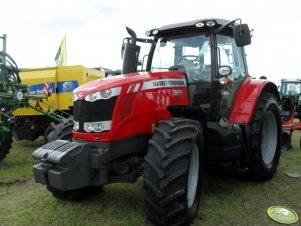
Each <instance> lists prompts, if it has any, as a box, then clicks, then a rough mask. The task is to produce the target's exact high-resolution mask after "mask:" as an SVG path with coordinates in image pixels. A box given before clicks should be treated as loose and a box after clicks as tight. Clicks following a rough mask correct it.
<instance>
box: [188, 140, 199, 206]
mask: <svg viewBox="0 0 301 226" xmlns="http://www.w3.org/2000/svg"><path fill="white" fill-rule="evenodd" d="M198 179H199V150H198V147H197V146H196V145H194V146H193V150H192V153H191V158H190V165H189V173H188V184H187V205H188V208H191V207H192V205H193V203H194V199H195V196H196V191H197V187H198Z"/></svg>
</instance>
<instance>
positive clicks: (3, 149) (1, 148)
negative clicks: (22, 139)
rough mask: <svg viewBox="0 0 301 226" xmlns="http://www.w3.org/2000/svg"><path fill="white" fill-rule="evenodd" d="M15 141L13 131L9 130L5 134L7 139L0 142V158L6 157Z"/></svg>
mask: <svg viewBox="0 0 301 226" xmlns="http://www.w3.org/2000/svg"><path fill="white" fill-rule="evenodd" d="M12 143H13V139H12V133H11V132H8V133H6V134H5V139H4V140H3V141H1V143H0V160H2V159H4V158H5V157H6V155H7V154H8V153H9V150H10V149H11V144H12Z"/></svg>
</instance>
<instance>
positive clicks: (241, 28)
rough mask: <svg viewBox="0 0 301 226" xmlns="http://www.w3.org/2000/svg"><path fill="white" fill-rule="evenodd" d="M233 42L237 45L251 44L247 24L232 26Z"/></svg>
mask: <svg viewBox="0 0 301 226" xmlns="http://www.w3.org/2000/svg"><path fill="white" fill-rule="evenodd" d="M233 33H234V39H235V43H236V45H237V46H238V47H242V46H246V45H249V44H251V33H250V30H249V26H248V25H247V24H237V25H235V26H234V28H233Z"/></svg>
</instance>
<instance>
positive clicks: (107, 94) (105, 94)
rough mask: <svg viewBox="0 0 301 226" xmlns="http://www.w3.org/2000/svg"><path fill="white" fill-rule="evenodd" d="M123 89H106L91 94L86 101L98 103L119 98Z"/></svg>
mask: <svg viewBox="0 0 301 226" xmlns="http://www.w3.org/2000/svg"><path fill="white" fill-rule="evenodd" d="M120 91H121V87H115V88H111V89H106V90H103V91H99V92H96V93H90V94H88V95H87V96H86V97H85V100H86V101H90V102H93V101H96V100H101V99H110V98H111V97H114V96H118V95H119V94H120Z"/></svg>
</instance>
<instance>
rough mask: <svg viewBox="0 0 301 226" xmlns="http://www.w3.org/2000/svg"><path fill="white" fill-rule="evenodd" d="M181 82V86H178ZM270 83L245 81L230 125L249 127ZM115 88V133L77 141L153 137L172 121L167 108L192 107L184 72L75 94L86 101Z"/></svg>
mask: <svg viewBox="0 0 301 226" xmlns="http://www.w3.org/2000/svg"><path fill="white" fill-rule="evenodd" d="M169 81H171V83H170V84H169ZM177 81H178V83H175V82H177ZM268 83H270V82H269V81H267V80H252V79H251V78H247V79H246V80H245V81H244V83H243V85H242V87H240V89H239V90H238V92H237V95H236V97H235V100H234V103H233V111H232V113H231V116H230V119H229V122H230V123H238V124H247V123H249V122H250V121H251V118H252V115H253V112H254V109H255V106H256V103H257V100H258V97H259V95H260V93H261V91H262V90H263V88H264V87H265V86H266V84H268ZM114 87H122V89H121V92H120V95H119V97H118V99H117V102H116V105H115V108H114V111H113V112H114V113H113V117H112V127H111V131H110V132H102V133H82V132H75V131H74V132H73V138H74V139H77V138H82V139H85V140H86V141H91V142H97V141H98V142H99V141H105V142H106V141H108V142H109V141H113V140H121V139H124V138H127V137H130V136H134V135H138V134H151V133H152V128H153V127H154V126H155V124H156V123H157V122H158V121H159V120H162V119H166V118H170V117H171V114H170V112H169V111H168V110H167V109H166V107H167V106H172V105H189V96H188V89H187V82H186V78H185V76H184V74H183V73H182V72H177V71H171V72H145V73H132V74H127V75H120V76H113V77H109V78H105V79H100V80H95V81H92V82H89V83H86V84H84V85H82V86H80V87H78V88H77V89H76V90H74V93H75V95H77V96H81V98H83V97H85V96H86V95H88V94H90V93H94V92H98V91H103V90H106V89H110V88H114ZM97 110H99V111H101V110H105V109H97Z"/></svg>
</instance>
